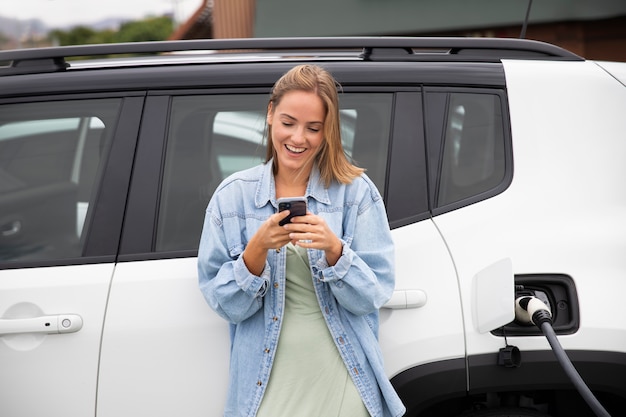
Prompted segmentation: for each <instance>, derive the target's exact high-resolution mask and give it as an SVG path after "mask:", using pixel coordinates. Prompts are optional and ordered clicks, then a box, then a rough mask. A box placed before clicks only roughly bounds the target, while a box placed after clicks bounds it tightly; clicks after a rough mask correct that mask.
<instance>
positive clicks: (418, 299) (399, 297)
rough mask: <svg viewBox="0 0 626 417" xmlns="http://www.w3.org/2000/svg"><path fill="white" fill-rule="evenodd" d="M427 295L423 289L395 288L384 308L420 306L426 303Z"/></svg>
mask: <svg viewBox="0 0 626 417" xmlns="http://www.w3.org/2000/svg"><path fill="white" fill-rule="evenodd" d="M426 301H427V297H426V293H425V292H424V291H423V290H395V291H394V292H393V295H392V296H391V299H390V300H389V301H387V303H386V304H385V305H384V306H383V308H392V309H400V308H419V307H423V306H424V305H426Z"/></svg>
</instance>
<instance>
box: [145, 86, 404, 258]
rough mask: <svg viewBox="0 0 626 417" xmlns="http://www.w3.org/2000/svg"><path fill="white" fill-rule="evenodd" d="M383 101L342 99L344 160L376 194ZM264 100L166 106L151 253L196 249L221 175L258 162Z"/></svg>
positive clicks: (387, 105) (381, 170)
mask: <svg viewBox="0 0 626 417" xmlns="http://www.w3.org/2000/svg"><path fill="white" fill-rule="evenodd" d="M391 103H392V96H391V95H390V94H342V95H341V107H342V109H341V119H342V120H341V121H342V141H343V144H344V148H345V151H346V153H347V154H348V156H349V157H350V158H352V159H353V160H354V161H355V163H357V165H359V166H363V167H365V168H367V173H368V175H369V176H370V177H371V178H372V180H373V181H374V182H375V183H376V184H377V186H378V187H379V189H380V190H381V192H383V188H382V187H383V184H384V181H385V166H386V161H387V148H388V141H389V129H390V120H391ZM266 106H267V96H266V95H228V96H225V95H211V96H193V97H175V98H174V99H173V101H172V110H171V116H170V127H169V134H168V140H167V149H166V157H165V169H164V174H163V187H162V192H161V203H160V210H159V219H158V229H157V241H156V250H157V251H167V250H185V249H196V248H197V246H198V242H199V238H200V233H201V231H202V221H203V219H204V210H205V208H206V205H207V204H208V201H209V199H210V197H211V195H212V194H213V191H214V190H215V188H216V187H217V186H218V185H219V183H220V182H221V181H222V180H223V179H224V178H226V177H227V176H228V175H230V174H232V173H234V172H236V171H239V170H242V169H246V168H249V167H252V166H254V165H258V164H259V163H262V162H263V161H264V160H265V115H266V114H265V108H266Z"/></svg>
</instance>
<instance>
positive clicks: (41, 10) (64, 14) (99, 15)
mask: <svg viewBox="0 0 626 417" xmlns="http://www.w3.org/2000/svg"><path fill="white" fill-rule="evenodd" d="M202 3H203V1H202V0H0V16H2V17H8V18H14V19H20V20H25V19H39V20H41V21H43V22H44V23H45V24H46V26H48V27H50V28H56V27H66V26H72V25H79V24H89V23H93V22H97V21H100V20H103V19H106V18H109V17H112V18H119V17H122V18H128V19H129V20H135V19H143V18H145V17H147V16H151V15H152V16H161V15H163V14H166V13H171V14H173V16H174V19H175V20H176V22H182V21H184V20H186V19H187V18H188V17H189V16H191V15H192V14H193V12H194V11H196V9H197V8H198V7H200V5H202Z"/></svg>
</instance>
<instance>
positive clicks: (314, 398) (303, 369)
mask: <svg viewBox="0 0 626 417" xmlns="http://www.w3.org/2000/svg"><path fill="white" fill-rule="evenodd" d="M286 268H287V269H286V271H287V272H286V273H287V277H286V285H287V288H286V295H285V315H284V318H283V324H282V328H281V331H280V337H279V339H278V347H277V350H276V357H275V358H274V363H273V365H272V371H271V374H270V379H269V383H268V385H267V389H266V391H265V395H264V397H263V401H262V402H261V407H260V408H259V411H258V413H257V417H283V416H284V417H294V416H312V417H313V416H315V417H319V416H323V417H335V416H336V417H366V416H369V413H368V412H367V409H366V408H365V405H364V404H363V401H362V400H361V397H360V396H359V393H358V391H357V390H356V387H355V386H354V383H353V382H352V379H351V378H350V375H349V374H348V371H347V370H346V366H345V365H344V363H343V360H342V359H341V356H340V354H339V350H338V349H337V347H336V346H335V343H334V342H333V339H332V336H331V334H330V331H329V330H328V328H327V327H326V322H325V321H324V317H323V316H322V312H321V310H320V307H319V304H318V302H317V296H316V295H315V289H314V288H313V281H312V279H311V271H310V269H309V259H308V257H307V253H306V249H304V248H301V247H299V246H294V245H292V244H291V243H290V244H289V245H287V267H286Z"/></svg>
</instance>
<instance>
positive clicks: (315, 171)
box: [254, 159, 330, 208]
mask: <svg viewBox="0 0 626 417" xmlns="http://www.w3.org/2000/svg"><path fill="white" fill-rule="evenodd" d="M273 166H274V160H273V159H270V160H269V161H268V162H267V163H266V164H265V165H264V168H263V173H262V174H261V179H260V181H259V183H258V185H257V189H256V193H255V197H256V198H255V202H254V203H255V205H256V207H257V208H261V207H263V206H265V205H266V204H267V203H268V202H270V203H271V204H272V205H273V206H274V207H278V204H277V203H276V184H275V182H274V170H273ZM305 197H307V198H308V197H312V198H314V199H315V200H317V201H318V202H319V203H322V204H326V205H328V204H330V197H329V195H328V189H327V188H326V187H324V180H323V179H322V176H321V174H320V170H319V168H318V167H317V164H314V165H313V168H312V170H311V175H310V176H309V183H308V184H307V187H306V193H305Z"/></svg>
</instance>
